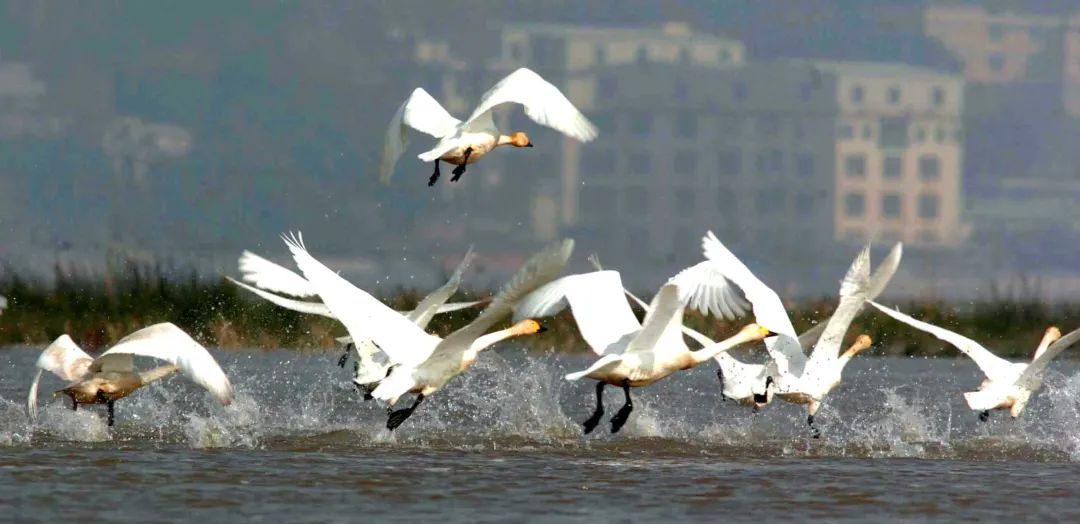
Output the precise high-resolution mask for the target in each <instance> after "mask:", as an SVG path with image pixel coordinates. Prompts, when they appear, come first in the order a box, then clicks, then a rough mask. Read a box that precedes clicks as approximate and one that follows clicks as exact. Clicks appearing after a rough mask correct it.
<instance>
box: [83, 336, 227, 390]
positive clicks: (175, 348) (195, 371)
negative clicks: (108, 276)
mask: <svg viewBox="0 0 1080 524" xmlns="http://www.w3.org/2000/svg"><path fill="white" fill-rule="evenodd" d="M133 355H137V356H143V357H151V358H156V359H158V360H163V361H165V362H168V363H170V364H172V365H174V366H176V367H177V368H179V369H180V372H181V373H183V374H184V375H186V376H187V377H188V378H189V379H191V380H192V381H193V382H195V383H196V384H198V385H200V386H202V387H204V388H206V390H207V391H209V392H210V394H212V395H213V396H214V397H215V398H217V399H218V400H219V401H220V402H221V403H222V404H225V405H229V403H231V402H232V398H233V388H232V384H230V383H229V378H228V377H226V376H225V372H224V371H222V370H221V366H219V365H218V363H217V361H216V360H214V357H212V356H211V355H210V352H208V351H207V350H206V348H204V347H203V346H202V345H201V344H199V343H198V342H196V341H195V339H193V338H191V335H188V334H187V333H185V332H184V330H182V329H180V328H178V327H176V325H174V324H172V323H169V322H164V323H161V324H154V325H152V326H149V327H145V328H142V329H140V330H138V331H136V332H134V333H132V334H130V335H128V336H126V337H124V338H122V339H120V342H117V343H116V345H115V346H113V347H112V348H110V349H109V350H108V351H106V352H105V353H102V354H101V356H99V357H98V358H97V359H95V360H94V363H93V365H92V366H91V370H92V371H99V370H104V369H106V368H107V367H108V366H109V361H110V360H113V359H120V360H121V361H126V360H130V359H131V357H132V356H133Z"/></svg>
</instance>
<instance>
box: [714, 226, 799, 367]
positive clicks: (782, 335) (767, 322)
mask: <svg viewBox="0 0 1080 524" xmlns="http://www.w3.org/2000/svg"><path fill="white" fill-rule="evenodd" d="M701 246H702V249H703V250H704V251H705V258H707V259H709V262H712V263H713V264H714V266H713V267H714V268H715V270H716V271H718V272H719V273H721V274H723V275H724V277H725V278H727V279H728V280H729V281H731V282H732V283H734V284H735V285H736V286H738V287H739V289H740V290H741V291H742V294H743V296H744V297H746V299H747V300H748V301H749V302H750V304H751V306H752V307H753V310H754V320H755V322H757V323H758V324H761V325H762V326H768V327H769V329H771V330H772V331H773V332H775V333H777V335H778V336H775V337H770V338H767V339H765V347H767V348H768V350H769V354H770V355H771V356H772V357H773V360H775V361H776V363H777V366H778V367H779V369H780V372H781V373H785V372H787V373H792V374H794V375H796V376H798V375H801V374H802V370H803V366H805V364H806V355H805V354H804V353H803V350H802V347H801V346H799V341H798V337H797V335H796V334H795V327H794V326H792V325H791V319H790V318H789V317H788V314H787V310H786V309H785V308H784V303H783V302H781V301H780V296H779V295H777V294H776V292H775V291H773V290H772V289H771V288H769V286H766V285H765V283H764V282H762V281H761V280H758V278H757V276H755V275H754V273H753V272H751V271H750V268H748V267H746V265H745V264H743V263H742V261H741V260H739V258H738V257H736V256H735V254H734V253H732V252H731V251H730V250H729V249H728V248H727V247H726V246H724V244H722V243H721V242H720V240H719V239H717V238H716V235H714V234H713V232H712V231H709V232H708V233H707V234H706V235H705V237H704V238H702V239H701Z"/></svg>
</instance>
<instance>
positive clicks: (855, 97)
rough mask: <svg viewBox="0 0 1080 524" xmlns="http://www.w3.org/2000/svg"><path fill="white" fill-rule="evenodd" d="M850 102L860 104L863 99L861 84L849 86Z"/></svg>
mask: <svg viewBox="0 0 1080 524" xmlns="http://www.w3.org/2000/svg"><path fill="white" fill-rule="evenodd" d="M850 95H851V102H852V103H853V104H861V103H862V101H863V88H862V86H854V87H852V88H851V94H850Z"/></svg>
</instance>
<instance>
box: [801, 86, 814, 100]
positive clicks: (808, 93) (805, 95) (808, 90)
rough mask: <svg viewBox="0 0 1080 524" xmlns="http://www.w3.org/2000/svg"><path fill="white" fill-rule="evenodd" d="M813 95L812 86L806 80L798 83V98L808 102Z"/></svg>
mask: <svg viewBox="0 0 1080 524" xmlns="http://www.w3.org/2000/svg"><path fill="white" fill-rule="evenodd" d="M813 97H814V86H813V84H810V83H808V82H804V83H802V84H799V100H802V101H803V102H809V101H810V99H811V98H813Z"/></svg>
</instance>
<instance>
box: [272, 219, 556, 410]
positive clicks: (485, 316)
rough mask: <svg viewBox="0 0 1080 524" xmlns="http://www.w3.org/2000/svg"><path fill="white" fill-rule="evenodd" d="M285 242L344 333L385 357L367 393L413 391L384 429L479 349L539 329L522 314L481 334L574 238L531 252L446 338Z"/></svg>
mask: <svg viewBox="0 0 1080 524" xmlns="http://www.w3.org/2000/svg"><path fill="white" fill-rule="evenodd" d="M285 242H286V244H287V245H288V246H289V250H290V251H291V252H292V254H293V259H294V260H295V261H296V265H297V267H299V268H300V270H301V271H302V272H303V274H304V277H305V278H307V280H308V281H309V282H311V284H312V285H313V286H315V288H316V289H317V290H318V292H319V297H320V298H322V300H323V303H324V304H326V306H327V307H329V308H330V310H331V311H332V312H333V313H334V315H335V316H336V317H337V318H338V319H339V320H340V321H341V323H342V324H345V329H346V330H348V332H349V334H350V335H352V336H353V337H354V338H357V339H359V338H364V339H368V338H370V339H371V340H372V341H373V342H374V343H375V344H378V346H379V348H381V349H382V351H383V352H385V353H386V355H387V356H388V357H389V359H390V362H391V364H392V366H391V368H390V371H389V374H388V375H387V376H386V378H384V379H383V380H382V381H381V382H380V383H379V385H378V387H376V388H375V389H374V390H373V391H372V392H371V395H372V396H373V397H374V398H376V399H379V400H384V401H386V402H387V403H389V404H390V405H391V406H392V405H394V404H396V403H397V401H398V399H399V398H400V397H401V396H403V395H405V394H408V393H413V394H415V395H416V398H415V400H414V401H413V404H412V405H411V406H410V407H408V408H404V409H399V410H396V411H389V410H388V413H387V415H388V416H387V421H386V427H387V429H390V430H391V431H393V430H394V429H395V428H397V427H398V426H400V425H401V423H403V422H404V421H405V420H406V419H408V418H409V416H411V415H412V413H413V412H414V411H415V410H416V408H417V407H418V406H419V405H420V403H421V402H423V400H424V398H426V397H429V396H431V395H432V394H433V393H435V392H436V391H438V390H440V389H442V387H443V386H444V385H446V383H447V382H448V381H450V380H451V379H452V378H454V377H455V376H457V375H458V374H460V373H462V372H464V371H465V370H466V369H468V368H469V367H470V366H471V365H472V364H473V362H474V361H475V360H476V358H477V357H478V356H479V354H480V351H482V350H484V349H486V348H488V347H489V346H491V345H493V344H495V343H496V342H499V341H502V340H505V339H508V338H511V337H516V336H523V335H531V334H535V333H540V332H542V331H545V328H544V327H543V326H541V325H540V323H538V322H537V321H535V320H533V319H526V320H521V321H519V322H516V323H515V324H513V325H512V326H510V327H509V328H507V329H503V330H499V331H494V332H491V333H487V334H485V331H487V330H488V328H490V327H491V326H493V325H494V324H495V323H497V322H499V321H501V320H502V319H503V318H505V317H507V316H508V315H510V313H511V312H512V311H513V308H514V306H515V305H516V304H517V302H518V301H519V300H521V299H522V297H524V296H526V295H527V294H528V293H530V292H532V291H533V290H535V289H536V288H537V287H540V286H542V285H544V284H547V283H548V282H550V281H551V280H553V279H555V278H556V277H557V276H558V274H559V273H560V272H562V269H563V266H565V265H566V261H567V260H568V259H569V258H570V253H571V252H572V251H573V249H574V241H573V240H570V239H565V240H561V241H558V242H555V243H554V244H552V245H551V246H548V247H547V248H546V249H544V250H543V251H541V252H540V253H538V254H536V255H534V256H533V257H532V258H530V259H529V260H528V261H526V262H525V264H523V265H522V266H521V268H520V269H518V272H517V274H515V275H514V277H513V278H512V279H511V280H510V281H509V282H508V283H507V284H505V285H504V286H503V287H502V289H501V290H500V291H499V293H498V294H497V295H496V296H495V298H494V299H492V300H491V302H490V304H489V305H488V306H487V307H486V308H485V309H484V311H483V312H482V313H480V315H479V316H478V317H477V318H476V319H474V320H473V321H472V322H471V323H469V324H468V325H466V326H465V327H463V328H461V329H458V330H457V331H454V332H453V333H451V334H449V335H448V336H447V337H446V338H440V337H438V336H436V335H432V334H429V333H426V332H424V330H423V329H421V328H420V327H418V326H417V325H416V324H414V323H413V322H411V321H410V320H409V319H408V318H406V317H405V316H404V315H402V314H401V313H398V312H397V311H394V310H393V309H391V308H389V307H387V306H386V305H384V304H383V303H382V302H379V301H378V300H376V299H375V298H374V297H372V296H371V295H369V294H367V293H365V292H364V291H363V290H361V289H359V288H357V287H355V286H353V285H352V284H350V283H349V282H348V281H347V280H345V279H343V278H341V277H340V276H339V275H338V274H337V273H335V272H333V271H331V270H330V268H328V267H326V266H325V265H323V264H322V263H321V262H319V261H318V260H316V259H315V258H314V257H312V256H311V255H310V254H309V253H308V251H307V248H306V247H305V246H304V243H303V237H301V236H300V235H299V234H297V235H294V236H289V237H285Z"/></svg>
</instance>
